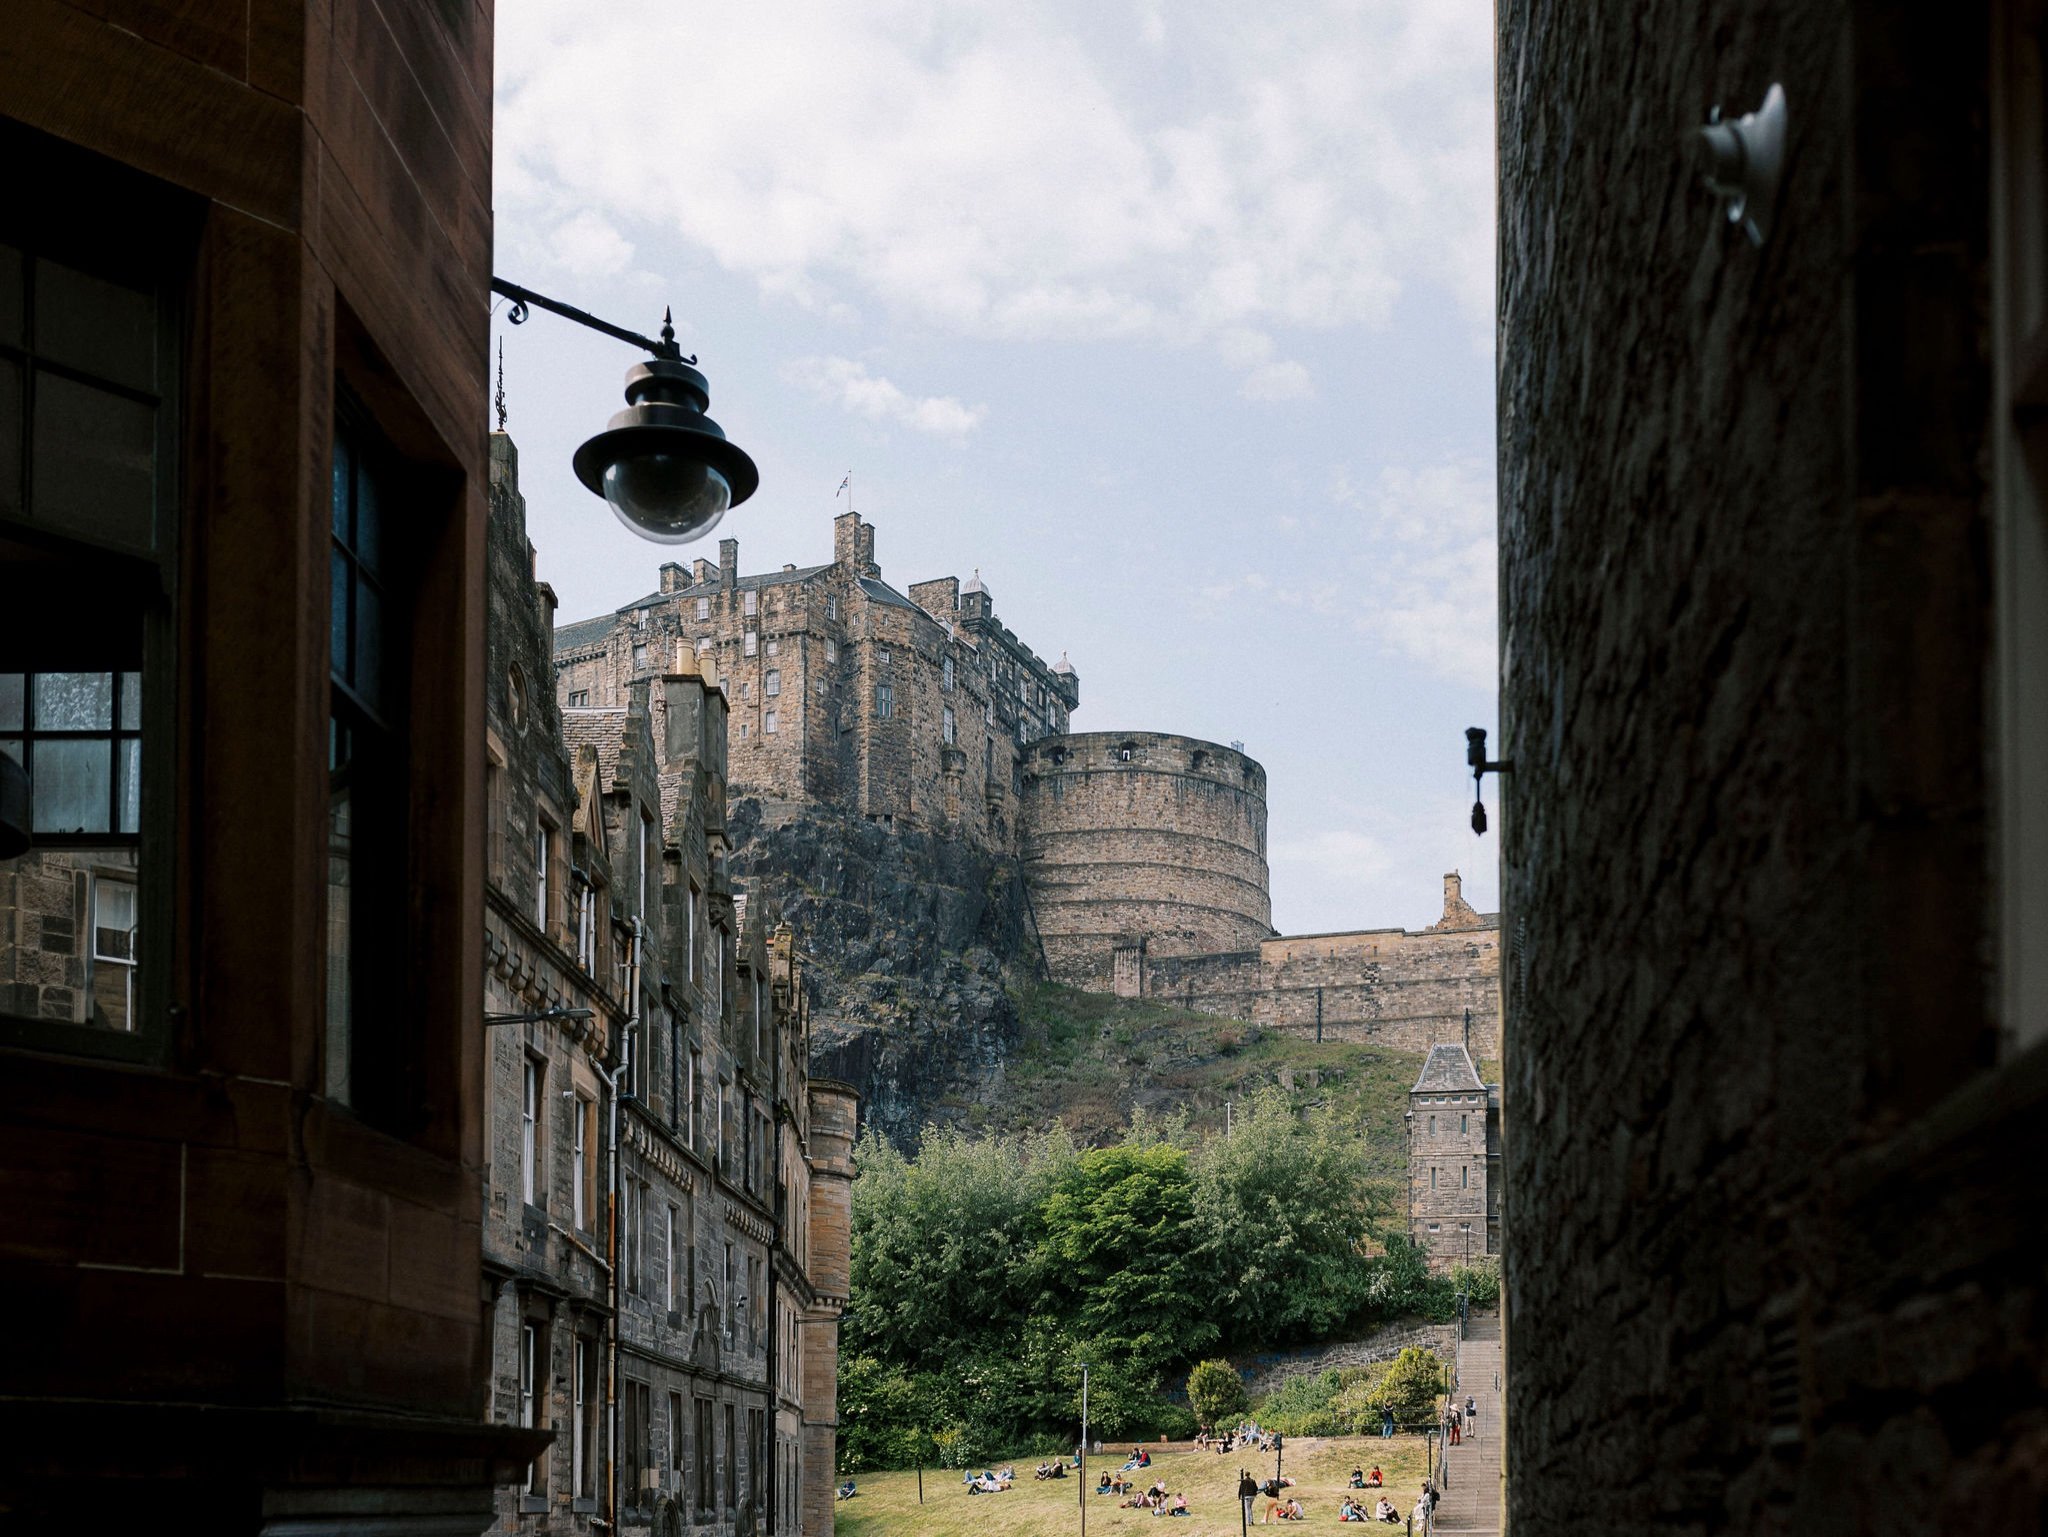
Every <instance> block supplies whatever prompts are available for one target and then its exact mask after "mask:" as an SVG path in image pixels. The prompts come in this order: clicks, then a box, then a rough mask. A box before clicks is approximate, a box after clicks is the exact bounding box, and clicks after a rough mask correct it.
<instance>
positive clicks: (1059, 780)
mask: <svg viewBox="0 0 2048 1537" xmlns="http://www.w3.org/2000/svg"><path fill="white" fill-rule="evenodd" d="M1022 771H1023V786H1024V794H1023V800H1022V803H1021V807H1020V810H1021V812H1022V822H1021V825H1022V830H1023V838H1022V840H1021V845H1022V855H1023V862H1024V878H1025V881H1026V882H1027V884H1028V886H1029V889H1030V892H1031V905H1032V911H1033V915H1034V916H1035V918H1036V919H1037V923H1038V932H1039V935H1040V937H1041V939H1042V940H1043V942H1044V946H1045V958H1046V963H1047V965H1048V967H1049V969H1050V970H1051V972H1052V974H1053V975H1054V976H1055V977H1057V978H1059V979H1060V980H1061V981H1064V982H1069V983H1072V984H1073V985H1075V986H1080V987H1088V988H1093V989H1094V990H1096V991H1098V992H1112V991H1116V990H1118V989H1117V988H1116V986H1115V983H1116V974H1117V973H1118V971H1119V970H1120V969H1121V971H1122V973H1123V974H1124V975H1125V977H1126V978H1127V979H1128V978H1130V977H1132V976H1134V975H1135V974H1136V968H1137V967H1138V966H1140V964H1141V958H1142V957H1143V956H1145V955H1151V956H1155V957H1167V956H1186V955H1210V954H1215V953H1218V952H1223V951H1235V950H1245V949H1250V948H1252V947H1254V946H1256V945H1257V944H1258V942H1259V941H1260V940H1262V939H1264V938H1266V937H1267V936H1268V935H1270V934H1271V933H1272V932H1273V902H1272V898H1271V896H1270V895H1269V888H1268V884H1267V871H1266V771H1265V770H1264V769H1263V768H1261V767H1260V766H1259V765H1258V764H1257V763H1255V762H1253V761H1252V760H1251V759H1250V758H1248V757H1246V756H1245V755H1244V754H1243V753H1241V752H1238V751H1236V750H1234V749H1232V748H1228V747H1218V746H1217V745H1216V744H1215V743H1213V742H1199V741H1196V740H1195V739H1193V738H1192V737H1183V736H1166V735H1162V734H1160V733H1158V732H1150V731H1138V732H1129V733H1125V734H1121V735H1119V734H1117V733H1114V732H1100V731H1097V732H1088V733H1082V734H1076V735H1067V736H1055V737H1048V738H1046V739H1044V740H1042V741H1038V742H1033V743H1031V744H1030V745H1028V746H1027V747H1026V748H1025V749H1024V752H1023V768H1022ZM1127 986H1128V980H1127Z"/></svg>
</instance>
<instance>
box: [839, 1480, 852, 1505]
mask: <svg viewBox="0 0 2048 1537" xmlns="http://www.w3.org/2000/svg"><path fill="white" fill-rule="evenodd" d="M854 1493H855V1490H854V1487H853V1480H852V1479H850V1478H849V1479H848V1480H847V1481H846V1482H845V1483H843V1484H841V1485H840V1486H839V1498H841V1499H842V1500H850V1499H852V1498H853V1496H854Z"/></svg>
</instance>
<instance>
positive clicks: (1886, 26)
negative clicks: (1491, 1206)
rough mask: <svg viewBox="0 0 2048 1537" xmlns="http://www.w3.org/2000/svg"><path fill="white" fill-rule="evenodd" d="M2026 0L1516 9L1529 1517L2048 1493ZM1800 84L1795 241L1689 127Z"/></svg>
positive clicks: (1510, 566)
mask: <svg viewBox="0 0 2048 1537" xmlns="http://www.w3.org/2000/svg"><path fill="white" fill-rule="evenodd" d="M1996 9H2002V8H1991V7H1974V8H1971V7H1962V8H1955V7H1908V6H1903V5H1859V6H1850V5H1846V4H1840V3H1821V0H1794V3H1782V0H1772V3H1769V4H1765V3H1761V0H1740V3H1737V0H1711V3H1706V4H1687V5H1678V4H1670V3H1661V0H1658V3H1649V4H1645V5H1643V6H1639V7H1636V8H1635V9H1634V11H1633V12H1632V14H1631V23H1630V25H1628V26H1626V27H1603V26H1589V25H1587V24H1586V17H1585V15H1584V13H1583V10H1582V8H1579V7H1576V6H1569V5H1562V4H1556V3H1537V0H1503V3H1502V4H1501V6H1500V7H1499V9H1498V26H1499V36H1498V49H1497V59H1498V69H1499V98H1500V112H1501V120H1500V138H1499V143H1500V188H1501V219H1500V252H1501V276H1500V291H1499V292H1500V300H1499V302H1500V359H1501V363H1500V372H1499V401H1500V453H1501V463H1500V498H1501V510H1502V521H1501V607H1502V616H1501V655H1502V712H1501V724H1502V733H1501V735H1502V740H1501V741H1500V743H1499V745H1498V749H1497V751H1498V755H1499V756H1500V757H1502V758H1505V759H1507V760H1509V761H1510V762H1511V763H1512V765H1513V767H1512V769H1511V770H1510V771H1509V772H1508V774H1507V775H1506V776H1505V777H1504V779H1503V780H1502V781H1501V787H1502V795H1503V800H1502V811H1501V816H1500V818H1499V823H1500V827H1501V835H1502V855H1503V897H1504V905H1503V910H1504V917H1505V923H1506V934H1507V937H1508V940H1509V953H1508V954H1507V956H1506V960H1505V967H1504V971H1505V983H1506V986H1505V998H1506V1010H1507V1018H1508V1031H1507V1057H1506V1082H1505V1085H1504V1088H1505V1091H1506V1097H1507V1100H1508V1103H1509V1105H1510V1107H1511V1108H1510V1111H1509V1115H1508V1122H1507V1127H1506V1141H1505V1154H1506V1171H1507V1172H1506V1177H1507V1180H1508V1184H1509V1192H1508V1196H1509V1200H1508V1228H1507V1252H1506V1256H1505V1274H1504V1281H1505V1303H1506V1306H1505V1315H1504V1316H1505V1320H1506V1350H1507V1362H1508V1374H1507V1389H1508V1407H1507V1428H1508V1442H1507V1457H1508V1463H1507V1490H1508V1513H1507V1514H1508V1519H1509V1521H1510V1522H1511V1524H1512V1526H1513V1527H1514V1529H1515V1530H1517V1531H1519V1532H1525V1533H1544V1532H1560V1533H1562V1532H1565V1531H1568V1530H1571V1529H1573V1528H1575V1527H1577V1526H1579V1525H1581V1524H1583V1515H1584V1512H1583V1510H1582V1509H1580V1508H1577V1507H1576V1506H1575V1504H1574V1502H1572V1501H1569V1500H1561V1499H1560V1498H1559V1497H1558V1491H1559V1489H1560V1488H1562V1487H1579V1486H1583V1487H1589V1488H1597V1489H1598V1491H1599V1495H1598V1499H1599V1503H1600V1505H1601V1506H1602V1508H1603V1509H1605V1510H1608V1511H1612V1512H1619V1513H1621V1514H1620V1518H1619V1519H1620V1520H1621V1521H1622V1523H1623V1524H1625V1525H1627V1526H1629V1527H1631V1528H1633V1529H1636V1530H1643V1531H1650V1530H1655V1531H1662V1532H1700V1533H1704V1532H1719V1531H1740V1532H1745V1533H1776V1532H1794V1531H1797V1532H1800V1533H1805V1534H1832V1533H1851V1532H1873V1531H1892V1530H1901V1529H1904V1528H1905V1527H1907V1526H1908V1525H1925V1524H1927V1523H1928V1522H1931V1521H1939V1522H1940V1523H1942V1524H1944V1525H1948V1526H1954V1527H1959V1528H1971V1529H1977V1528H1982V1529H1998V1530H2002V1531H2007V1530H2009V1531H2025V1532H2039V1531H2041V1530H2042V1529H2043V1525H2044V1515H2043V1512H2044V1510H2048V1457H2044V1455H2043V1448H2044V1445H2048V1440H2044V1437H2048V1420H2044V1418H2043V1413H2042V1409H2041V1405H2042V1403H2043V1401H2044V1396H2048V1343H2044V1342H2048V1329H2044V1327H2043V1322H2042V1321H2043V1318H2044V1316H2048V1290H2044V1282H2043V1277H2044V1276H2048V1182H2044V1181H2043V1180H2042V1179H2041V1178H2040V1174H2039V1171H2040V1170H2041V1168H2042V1167H2043V1166H2044V1159H2043V1141H2042V1131H2041V1128H2042V1126H2043V1124H2044V1115H2043V1112H2044V1110H2048V1056H2044V1053H2043V1052H2042V1050H2041V1049H2040V1048H2039V1047H2038V1046H2036V1047H2035V1048H2033V1049H2032V1050H2030V1051H2027V1052H2024V1053H2020V1052H2015V1053H2012V1054H2010V1055H2007V1056H2005V1057H2003V1058H2001V1057H2000V1056H1999V1055H1998V1053H1997V1049H1996V1045H1995V1042H1996V1033H1995V1030H1994V1025H1995V1020H1994V1017H1993V1011H1992V1008H1991V982H1992V974H1991V970H1990V964H1989V963H1990V960H1991V957H1992V956H1993V955H1994V954H1995V949H1994V947H1993V945H1992V944H1991V942H1990V936H1992V935H1993V934H1995V933H1996V932H1997V926H1996V923H1995V921H1994V920H1995V917H1996V910H1995V897H1994V892H1995V887H1994V885H1993V882H1992V879H1991V867H1992V864H1993V849H1994V847H1995V844H1994V842H1993V840H1994V839H1995V838H1996V836H1997V833H1998V830H1997V829H1996V828H1995V827H1987V814H1988V812H1989V810H1990V801H1989V797H1988V793H1987V785H1986V769H1985V765H1986V763H1987V762H1988V761H1989V760H1990V750H1991V748H1992V747H1993V745H1994V744H1995V742H1996V741H1997V738H1998V723H1997V722H1996V721H1995V720H1991V719H1987V716H1986V708H1987V701H1988V700H1992V699H1995V698H1996V697H1997V696H1996V693H1995V691H1993V690H1991V689H1990V688H1988V687H1987V678H1988V674H1989V670H1990V667H1991V651H1990V642H1989V635H1988V627H1989V619H1990V616H1991V614H1992V613H1993V598H1994V592H1993V586H1992V582H1993V578H1994V577H1995V576H1996V575H1997V574H1998V573H1997V572H1996V570H1995V568H1994V565H1993V563H1992V562H1991V561H1990V559H1989V558H1988V557H1987V551H1988V549H1989V548H1990V546H1989V541H1988V539H1987V520H1986V513H1987V507H1988V501H1989V499H1988V496H1987V486H1986V483H1985V480H1984V472H1985V467H1986V466H1987V464H1988V463H1989V462H1990V455H1989V446H1988V443H1987V436H1988V434H1987V427H1988V424H1990V423H1991V422H1993V421H1994V420H1996V421H2004V420H2007V419H2009V408H2008V407H2006V406H2004V405H2003V403H1994V401H1993V399H1992V397H1991V382H1992V381H1991V376H1990V370H1989V366H1988V361H1987V357H1986V352H1985V348H1986V339H1987V338H1988V337H1989V336H1990V335H1991V334H1992V324H1991V315H1990V313H1989V304H1990V301H1991V299H1992V297H1993V294H1994V289H1993V285H1992V277H1991V271H1990V266H1989V255H1990V249H1991V228H1992V219H1991V215H1990V210H1989V208H1988V206H1987V189H1988V187H1989V185H1990V176H1991V164H1992V149H1993V133H1994V124H1995V123H1996V122H1997V121H1998V119H1997V117H1996V115H1995V114H1994V113H1993V111H1992V110H1991V105H1992V103H1991V98H1990V94H1989V86H1988V80H1989V74H1990V69H1991V66H1992V61H1993V59H1994V58H1996V57H1999V56H2000V52H1999V51H1998V50H1994V49H1993V48H1992V47H1991V45H1990V43H1989V40H1988V38H1987V18H1988V17H1989V16H1990V15H1991V14H1993V12H1994V10H1996ZM2013 9H2014V10H2015V11H2017V9H2018V8H2013ZM2027 46H2028V47H2029V48H2031V46H2032V45H2031V44H2029V45H2027ZM2019 51H2020V50H2014V51H2012V52H2011V53H2008V54H2007V55H2005V56H2008V57H2012V56H2017V54H2018V52H2019ZM2032 56H2034V57H2038V55H2037V54H2034V55H2032ZM1773 81H1781V82H1782V83H1783V85H1784V88H1785V91H1786V95H1787V98H1788V101H1789V103H1790V128H1791V139H1790V144H1789V158H1788V161H1787V165H1786V177H1785V181H1784V184H1783V186H1782V188H1781V190H1780V193H1779V196H1778V198H1777V200H1776V204H1775V207H1774V208H1773V209H1772V210H1771V212H1772V213H1773V214H1774V215H1775V218H1774V228H1773V230H1772V233H1771V235H1770V237H1769V239H1768V240H1767V241H1766V242H1765V243H1764V244H1763V245H1762V246H1761V247H1754V246H1752V245H1751V244H1750V243H1749V242H1748V241H1747V240H1745V239H1744V238H1743V237H1742V236H1741V234H1740V233H1739V232H1738V231H1736V230H1734V229H1732V228H1730V227H1729V226H1727V225H1726V224H1725V223H1724V222H1723V220H1722V218H1721V216H1720V212H1719V210H1718V209H1717V208H1716V206H1715V203H1714V201H1713V199H1712V198H1711V197H1710V196H1709V195H1707V194H1706V193H1705V192H1704V191H1703V190H1702V189H1701V188H1700V187H1699V186H1698V185H1697V183H1696V180H1695V168H1694V166H1693V165H1692V164H1691V163H1690V162H1689V160H1688V158H1687V154H1686V146H1685V144H1684V141H1683V138H1682V135H1683V134H1684V133H1685V131H1686V130H1687V129H1688V127H1689V126H1691V125H1693V124H1696V123H1698V122H1699V121H1700V119H1701V114H1702V111H1703V109H1704V107H1706V106H1707V105H1708V104H1711V103H1714V102H1722V103H1725V104H1726V105H1727V108H1728V111H1729V113H1730V115H1733V114H1735V113H1739V112H1742V111H1745V110H1747V109H1749V108H1750V107H1752V106H1754V105H1755V104H1756V103H1757V101H1758V100H1759V99H1760V97H1761V96H1762V94H1763V91H1764V88H1765V87H1766V86H1767V85H1768V84H1770V83H1771V82H1773ZM2031 144H2032V148H2033V150H2034V151H2035V152H2037V151H2038V137H2035V138H2034V139H2033V140H2032V141H2031ZM2006 147H2007V149H2008V150H2009V151H2010V152H2012V153H2014V154H2019V155H2022V156H2023V155H2025V154H2026V153H2028V152H2029V142H2028V141H2025V140H2018V139H2017V136H2016V137H2015V141H2014V142H2011V143H2009V144H2008V145H2007V146H2006ZM2036 681H2037V682H2038V680H2036Z"/></svg>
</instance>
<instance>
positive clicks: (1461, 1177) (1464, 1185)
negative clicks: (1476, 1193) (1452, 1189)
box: [1458, 1164, 1472, 1190]
mask: <svg viewBox="0 0 2048 1537" xmlns="http://www.w3.org/2000/svg"><path fill="white" fill-rule="evenodd" d="M1458 1188H1459V1189H1460V1190H1470V1189H1471V1188H1472V1168H1471V1165H1469V1164H1466V1165H1463V1166H1461V1167H1460V1168H1459V1170H1458Z"/></svg>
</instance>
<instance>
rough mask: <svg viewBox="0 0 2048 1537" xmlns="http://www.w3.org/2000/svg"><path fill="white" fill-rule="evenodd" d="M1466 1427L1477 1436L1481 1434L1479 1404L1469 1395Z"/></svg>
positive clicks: (1466, 1403)
mask: <svg viewBox="0 0 2048 1537" xmlns="http://www.w3.org/2000/svg"><path fill="white" fill-rule="evenodd" d="M1465 1428H1466V1429H1467V1430H1469V1431H1471V1432H1472V1434H1473V1436H1474V1437H1475V1438H1476V1437H1477V1436H1478V1434H1479V1405H1477V1404H1476V1403H1474V1402H1473V1401H1472V1399H1471V1397H1470V1396H1469V1395H1468V1396H1467V1397H1466V1399H1465Z"/></svg>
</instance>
